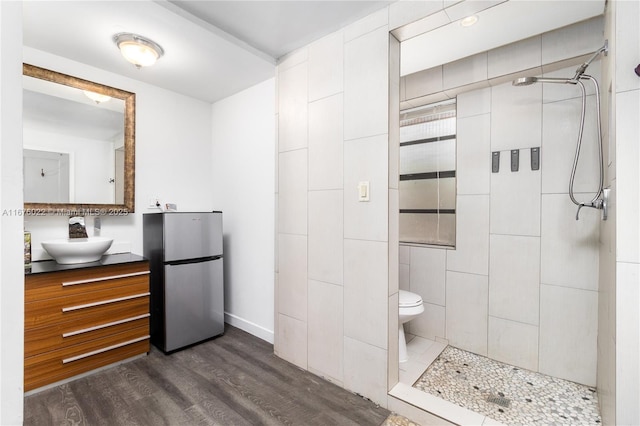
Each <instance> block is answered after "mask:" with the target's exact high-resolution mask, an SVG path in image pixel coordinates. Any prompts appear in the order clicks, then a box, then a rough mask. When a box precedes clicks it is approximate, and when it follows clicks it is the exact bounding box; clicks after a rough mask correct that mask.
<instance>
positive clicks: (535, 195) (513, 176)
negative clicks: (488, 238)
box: [491, 119, 541, 236]
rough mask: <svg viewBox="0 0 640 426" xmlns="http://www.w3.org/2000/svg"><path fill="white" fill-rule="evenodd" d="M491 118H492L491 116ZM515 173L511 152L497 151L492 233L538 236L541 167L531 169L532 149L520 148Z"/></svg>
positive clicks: (492, 205)
mask: <svg viewBox="0 0 640 426" xmlns="http://www.w3.org/2000/svg"><path fill="white" fill-rule="evenodd" d="M492 120H493V119H492ZM519 163H520V167H519V171H518V172H512V171H511V153H510V151H502V152H501V153H500V172H499V173H491V233H492V234H508V235H531V236H538V235H540V188H541V177H540V175H541V173H540V170H537V171H534V170H531V151H530V150H529V149H521V150H520V160H519Z"/></svg>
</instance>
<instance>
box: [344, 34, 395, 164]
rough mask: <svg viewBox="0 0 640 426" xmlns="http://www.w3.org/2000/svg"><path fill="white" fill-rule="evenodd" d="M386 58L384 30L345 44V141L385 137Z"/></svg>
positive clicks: (386, 109)
mask: <svg viewBox="0 0 640 426" xmlns="http://www.w3.org/2000/svg"><path fill="white" fill-rule="evenodd" d="M388 58H389V33H388V32H387V28H386V26H384V27H381V28H378V29H377V30H374V31H372V32H370V33H367V34H365V35H363V36H361V37H358V38H356V39H354V40H352V41H349V42H347V43H346V44H345V47H344V65H345V73H344V137H345V140H351V139H356V138H362V137H367V136H373V135H380V134H386V133H387V128H388V122H389V106H388V104H387V98H388V96H389V70H388V68H387V67H388ZM385 176H386V175H385Z"/></svg>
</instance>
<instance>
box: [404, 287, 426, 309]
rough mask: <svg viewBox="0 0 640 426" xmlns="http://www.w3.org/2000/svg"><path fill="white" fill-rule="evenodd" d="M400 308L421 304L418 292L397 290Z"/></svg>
mask: <svg viewBox="0 0 640 426" xmlns="http://www.w3.org/2000/svg"><path fill="white" fill-rule="evenodd" d="M398 293H399V297H398V299H399V303H398V306H399V307H400V308H415V307H417V306H420V305H422V297H420V295H419V294H415V293H411V292H410V291H405V290H400V291H399V292H398Z"/></svg>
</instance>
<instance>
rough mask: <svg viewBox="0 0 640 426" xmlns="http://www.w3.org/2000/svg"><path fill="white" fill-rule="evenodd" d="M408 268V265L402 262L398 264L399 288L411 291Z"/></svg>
mask: <svg viewBox="0 0 640 426" xmlns="http://www.w3.org/2000/svg"><path fill="white" fill-rule="evenodd" d="M400 248H402V246H400ZM409 270H410V267H409V265H405V264H403V263H401V264H400V281H399V285H400V290H406V291H411V288H410V287H409V282H410V281H409V274H410V272H409Z"/></svg>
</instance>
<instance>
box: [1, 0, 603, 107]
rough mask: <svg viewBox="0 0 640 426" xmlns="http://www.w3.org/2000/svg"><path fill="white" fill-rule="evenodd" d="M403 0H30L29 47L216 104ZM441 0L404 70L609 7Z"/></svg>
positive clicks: (410, 43) (409, 47)
mask: <svg viewBox="0 0 640 426" xmlns="http://www.w3.org/2000/svg"><path fill="white" fill-rule="evenodd" d="M0 1H1V0H0ZM394 1H395V0H378V1H373V0H371V1H370V0H350V1H347V0H279V1H270V0H259V1H249V0H195V1H194V0H177V1H176V0H174V1H167V0H129V1H108V0H107V1H105V0H96V1H59V0H49V1H25V2H23V5H24V32H23V34H24V44H25V45H26V46H29V47H31V48H34V49H38V50H42V51H45V52H50V53H53V54H55V55H58V56H62V57H66V58H69V59H72V60H74V61H78V62H81V63H85V64H88V65H91V66H94V67H97V68H101V69H104V70H107V71H110V72H113V73H117V74H121V75H124V76H127V77H130V78H133V79H137V80H141V81H144V82H146V83H149V84H153V85H155V86H159V87H163V88H166V89H169V90H172V91H175V92H179V93H183V94H185V95H188V96H191V97H193V98H196V99H201V100H203V101H206V102H215V101H218V100H220V99H223V98H225V97H228V96H230V95H232V94H235V93H237V92H239V91H241V90H244V89H246V88H248V87H251V86H253V85H255V84H258V83H260V82H262V81H264V80H266V79H268V78H271V77H273V76H274V74H275V64H276V62H277V59H278V58H279V57H281V56H283V55H284V54H286V53H289V52H291V51H293V50H295V49H296V48H299V47H302V46H304V45H307V44H309V43H310V42H312V41H314V40H316V39H319V38H321V37H323V36H324V35H327V34H329V33H331V32H334V31H336V30H338V29H339V28H341V27H344V26H346V25H348V24H349V23H352V22H354V21H356V20H358V19H360V18H362V17H364V16H366V15H368V14H370V13H372V12H374V11H376V10H379V9H381V8H383V7H386V6H387V5H389V4H390V3H393V2H394ZM441 1H443V3H442V4H444V5H447V8H446V9H445V10H439V11H438V9H437V8H436V13H433V12H431V13H432V14H431V15H429V16H427V17H426V18H424V19H422V20H420V21H416V22H415V23H413V24H410V25H407V26H406V27H404V28H401V29H398V30H396V31H394V34H395V35H396V36H397V37H399V38H400V39H401V40H403V43H402V45H403V55H402V68H403V72H402V74H403V75H405V74H408V73H411V72H415V71H416V70H421V69H426V68H429V67H430V66H433V64H431V63H427V62H429V61H430V60H432V59H434V58H435V56H436V55H435V54H434V51H433V49H431V47H432V46H434V45H438V44H440V43H441V40H447V42H448V47H450V48H448V49H438V50H437V51H438V52H440V54H441V55H442V54H443V55H445V56H446V57H444V58H442V57H439V56H438V57H437V58H436V59H437V61H438V64H439V63H444V62H448V61H450V60H454V59H458V58H460V57H464V56H465V55H471V54H474V53H478V52H479V51H482V50H486V49H489V48H494V47H496V46H500V45H503V44H506V43H510V42H513V41H515V40H517V39H522V38H525V37H529V36H531V35H534V34H539V33H541V32H544V31H548V30H550V29H553V28H557V27H559V26H563V25H568V24H570V23H573V22H576V21H579V20H584V19H587V18H588V17H590V16H594V15H595V14H599V13H602V10H603V9H604V3H605V2H604V0H582V1H577V0H554V1H542V0H539V1H524V0H520V1H515V0H512V1H506V2H505V1H504V0H467V1H464V2H460V1H458V0H441ZM437 3H439V2H437ZM430 4H432V3H429V2H428V1H426V0H421V1H420V2H412V1H405V2H403V3H402V6H403V8H405V9H407V8H408V9H409V10H412V9H413V8H415V7H427V6H429V5H430ZM429 7H431V8H433V7H432V6H429ZM396 9H397V10H396V12H398V10H399V9H400V8H396ZM478 12H480V13H478ZM468 13H478V14H479V15H480V16H481V18H480V21H479V23H478V24H477V25H476V26H474V27H472V29H471V31H469V30H468V29H462V28H461V27H460V26H459V25H458V24H457V20H458V19H460V17H462V16H466V14H468ZM123 31H126V32H133V33H137V34H140V35H143V36H145V37H148V38H150V39H152V40H154V41H155V42H157V43H158V44H160V45H161V46H162V47H163V48H164V50H165V55H164V56H163V57H162V58H161V59H160V60H159V61H158V62H157V64H156V65H154V66H153V67H147V68H143V69H140V70H138V69H136V68H135V67H134V66H133V65H131V64H129V63H128V62H126V61H125V60H124V59H123V58H122V57H121V55H120V52H119V51H118V49H117V48H116V46H115V44H114V43H113V41H112V37H113V35H114V34H116V33H119V32H123ZM425 32H427V33H425ZM422 33H425V34H422ZM413 51H415V54H414V53H412V52H413ZM424 52H429V55H425V54H424ZM411 61H414V62H411ZM415 61H417V62H415ZM425 61H426V62H425ZM431 62H433V61H431ZM34 65H41V64H34Z"/></svg>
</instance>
